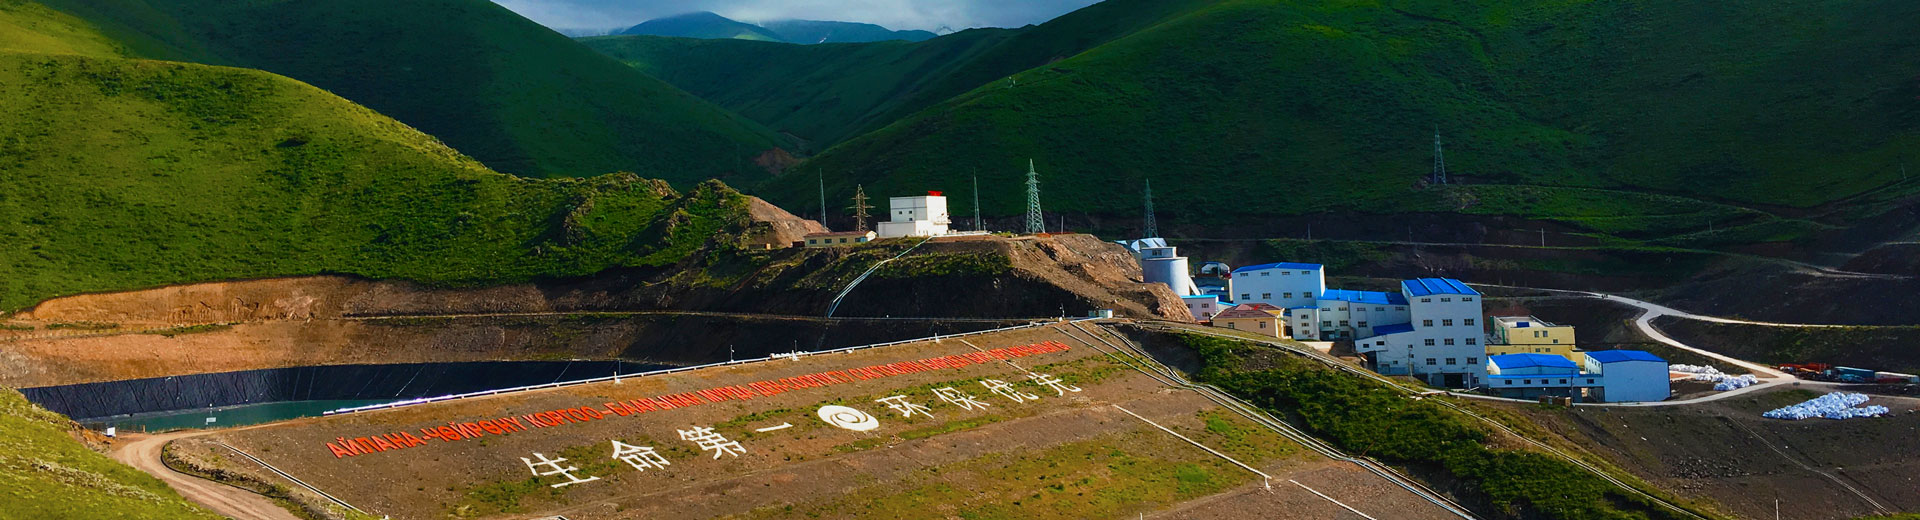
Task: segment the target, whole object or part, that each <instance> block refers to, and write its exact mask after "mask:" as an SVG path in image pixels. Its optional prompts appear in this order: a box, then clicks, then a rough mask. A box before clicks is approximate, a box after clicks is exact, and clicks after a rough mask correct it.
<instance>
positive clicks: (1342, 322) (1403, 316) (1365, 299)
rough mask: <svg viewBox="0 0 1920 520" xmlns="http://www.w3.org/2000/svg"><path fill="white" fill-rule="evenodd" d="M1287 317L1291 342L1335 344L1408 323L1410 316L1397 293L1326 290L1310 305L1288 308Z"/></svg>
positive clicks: (1375, 334)
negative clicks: (1290, 331)
mask: <svg viewBox="0 0 1920 520" xmlns="http://www.w3.org/2000/svg"><path fill="white" fill-rule="evenodd" d="M1287 318H1288V321H1287V325H1288V326H1289V328H1291V329H1293V337H1294V339H1301V340H1308V341H1334V340H1343V339H1352V340H1358V339H1364V338H1371V337H1374V336H1377V335H1379V334H1380V332H1379V331H1378V328H1380V327H1390V326H1393V325H1397V324H1405V323H1408V320H1409V319H1410V318H1411V316H1410V315H1409V314H1408V311H1407V298H1406V296H1404V295H1401V294H1400V293H1390V292H1379V291H1349V290H1346V289H1328V290H1326V291H1324V292H1322V293H1320V296H1319V297H1317V298H1315V299H1314V303H1313V305H1303V306H1298V307H1293V308H1289V309H1287Z"/></svg>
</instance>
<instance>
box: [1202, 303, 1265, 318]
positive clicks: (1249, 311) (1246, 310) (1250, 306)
mask: <svg viewBox="0 0 1920 520" xmlns="http://www.w3.org/2000/svg"><path fill="white" fill-rule="evenodd" d="M1258 305H1267V304H1264V303H1245V304H1240V305H1235V306H1233V308H1231V309H1227V310H1224V311H1220V313H1219V314H1215V315H1213V319H1216V320H1220V319H1228V320H1231V319H1235V318H1278V316H1274V315H1273V313H1271V312H1267V311H1266V309H1261V308H1259V307H1257V306H1258ZM1267 306H1268V307H1273V306H1272V305H1267ZM1274 308H1278V307H1274Z"/></svg>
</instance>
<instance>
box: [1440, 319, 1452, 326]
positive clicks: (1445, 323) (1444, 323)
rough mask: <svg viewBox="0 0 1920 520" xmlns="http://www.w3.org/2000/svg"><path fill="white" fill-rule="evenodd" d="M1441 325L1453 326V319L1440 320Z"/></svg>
mask: <svg viewBox="0 0 1920 520" xmlns="http://www.w3.org/2000/svg"><path fill="white" fill-rule="evenodd" d="M1440 326H1442V327H1452V326H1453V320H1440Z"/></svg>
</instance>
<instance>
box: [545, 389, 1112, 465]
mask: <svg viewBox="0 0 1920 520" xmlns="http://www.w3.org/2000/svg"><path fill="white" fill-rule="evenodd" d="M1027 379H1028V380H1029V381H1031V382H1033V384H1034V385H1035V386H1038V387H1042V388H1046V389H1051V390H1053V391H1054V392H1055V394H1056V396H1065V395H1067V393H1069V392H1079V391H1080V388H1079V387H1076V386H1072V385H1068V384H1066V382H1064V381H1061V380H1060V378H1057V377H1054V376H1053V375H1051V374H1028V376H1027ZM980 386H983V387H985V388H986V389H987V390H988V391H990V392H992V393H993V394H994V395H999V396H1001V397H1004V398H1006V399H1007V400H1009V401H1013V402H1014V403H1024V402H1027V401H1035V400H1039V399H1040V397H1041V396H1040V395H1038V394H1031V393H1026V392H1022V391H1020V390H1019V389H1018V388H1015V387H1014V386H1013V384H1012V383H1008V382H1006V381H1001V380H998V379H985V380H982V381H980ZM933 394H934V396H935V397H938V398H939V399H940V400H941V401H944V402H946V403H947V404H951V405H953V406H957V407H960V409H962V410H981V409H986V408H988V407H989V406H992V405H990V404H988V403H987V402H986V401H982V400H980V399H977V398H974V397H973V396H972V395H968V394H967V393H966V391H964V390H960V389H957V388H954V387H951V386H948V387H941V388H935V389H933ZM911 399H912V398H911V397H909V396H906V395H895V396H889V397H886V398H882V399H876V400H874V402H876V403H880V404H883V405H886V406H887V408H889V409H892V410H893V411H894V412H897V413H899V414H900V417H902V418H907V417H913V416H915V415H925V416H927V417H933V409H932V408H931V407H929V406H927V405H924V404H919V403H915V402H912V401H911ZM819 416H820V420H821V421H822V422H825V423H827V424H830V425H833V426H834V427H838V428H842V429H847V430H853V431H861V432H864V431H871V430H874V429H877V428H879V427H880V420H879V419H878V418H875V417H874V416H872V415H870V414H868V413H867V412H864V411H861V410H859V409H857V408H853V407H850V406H841V405H826V406H822V407H820V410H819ZM789 426H791V425H790V424H784V423H783V424H782V425H780V426H775V427H772V428H762V429H760V430H755V431H769V430H778V429H782V428H786V427H789ZM678 431H679V432H680V440H683V441H687V442H691V443H694V445H695V446H697V447H699V448H700V450H701V451H708V452H713V458H715V459H719V458H721V457H726V456H733V457H739V456H741V455H744V454H746V453H747V449H746V448H745V447H743V446H741V445H740V442H739V441H734V440H729V439H727V437H726V436H725V435H724V434H722V433H720V432H717V431H714V429H713V428H712V427H707V426H695V427H693V428H691V429H686V430H678ZM612 442H613V455H611V456H610V458H612V459H614V460H618V461H621V462H625V463H627V465H629V466H633V469H634V470H636V471H641V472H645V471H647V470H649V469H666V467H667V466H671V465H673V463H672V462H671V461H668V460H667V458H666V457H665V456H662V455H660V453H659V452H658V451H655V450H654V448H653V447H652V446H634V445H631V444H627V443H624V442H620V441H618V440H615V441H612ZM533 457H534V458H533V459H529V458H526V457H521V458H520V461H521V462H522V463H525V464H526V465H527V470H529V471H532V472H533V475H534V476H536V477H550V476H555V475H558V476H560V477H563V478H565V479H566V480H565V481H562V482H557V483H554V484H550V485H549V486H548V487H554V488H559V487H566V486H571V485H574V484H585V483H588V482H593V481H595V480H600V477H598V476H588V477H586V478H580V476H579V475H575V474H574V472H576V471H580V468H579V467H578V466H561V465H560V464H561V463H563V462H566V461H567V459H566V458H549V457H547V456H546V455H545V454H542V453H540V452H534V454H533ZM534 459H539V460H534Z"/></svg>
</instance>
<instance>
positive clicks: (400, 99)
mask: <svg viewBox="0 0 1920 520" xmlns="http://www.w3.org/2000/svg"><path fill="white" fill-rule="evenodd" d="M46 3H47V4H48V5H50V6H52V7H54V8H56V9H59V10H61V11H64V12H66V13H68V14H72V15H74V16H77V17H79V18H82V19H85V20H87V21H89V22H91V23H93V24H95V25H96V26H98V28H99V30H100V31H101V32H102V33H104V34H106V35H107V36H109V37H111V38H112V39H113V40H114V41H116V42H118V43H120V44H121V45H122V46H123V47H125V48H126V49H128V50H129V51H130V52H131V53H132V54H134V55H136V56H138V57H144V58H154V59H168V60H179V61H191V62H198V63H208V64H216V65H232V66H240V67H247V68H255V69H262V70H266V71H269V72H274V73H278V74H282V75H285V76H289V77H292V78H294V79H298V80H301V81H304V82H306V83H310V84H313V85H314V86H317V87H320V88H323V89H326V90H328V91H331V92H333V93H335V94H339V95H341V96H343V97H346V98H347V99H351V100H353V101H355V102H357V103H360V104H362V105H365V106H367V107H369V108H372V109H374V110H378V111H380V112H381V113H383V114H386V115H388V116H391V117H393V118H395V119H399V120H400V121H402V122H405V123H407V124H408V125H411V126H413V127H415V128H419V129H420V130H422V131H425V132H427V133H429V134H432V135H434V136H437V137H439V138H441V139H443V140H445V141H446V142H447V143H448V144H449V145H451V146H453V147H454V148H457V149H459V150H460V151H462V152H464V153H466V154H468V155H470V156H472V157H474V158H476V159H479V160H480V161H481V162H482V163H485V164H487V165H488V166H489V167H492V168H493V169H496V170H499V171H504V172H508V173H515V174H522V175H529V176H585V175H598V174H603V173H608V172H613V171H634V172H640V173H642V174H644V175H647V176H650V177H658V178H664V179H667V180H669V181H672V182H674V183H676V184H678V185H681V186H690V185H692V184H693V183H695V182H698V181H700V180H703V179H707V178H722V179H726V180H729V181H733V182H736V183H740V182H752V181H757V180H759V179H762V178H765V177H767V176H768V174H767V173H766V172H765V171H764V170H763V169H762V168H760V167H757V166H755V165H754V164H753V162H752V158H753V157H754V156H755V155H757V154H759V153H761V152H764V151H767V150H770V149H772V148H775V147H776V146H778V145H780V144H781V143H782V142H783V140H782V139H781V138H779V137H777V136H775V135H773V134H772V133H771V132H768V131H767V130H765V129H764V128H763V127H760V126H759V125H757V124H754V123H753V122H751V121H748V120H745V119H744V118H740V117H739V116H736V115H733V114H731V113H729V112H727V111H726V110H724V109H720V108H718V107H715V106H713V105H712V104H710V103H707V102H705V101H703V100H700V99H698V98H696V97H693V96H691V95H689V94H687V93H685V92H683V91H681V90H679V89H676V88H674V87H672V86H671V85H668V84H666V83H664V82H661V81H658V80H655V79H653V78H650V77H647V76H646V75H645V74H640V73H638V72H636V71H634V70H632V69H631V68H629V67H623V66H621V65H620V63H618V62H616V61H614V60H610V59H607V58H606V57H604V56H601V55H598V54H596V53H594V52H593V51H591V50H588V49H585V48H582V47H581V46H579V45H577V44H575V43H574V42H573V41H572V40H570V39H568V38H566V37H564V36H561V35H560V34H558V33H554V32H552V31H550V30H547V29H546V28H544V27H541V26H539V25H537V24H535V23H533V22H532V21H529V20H526V19H524V18H521V17H519V16H518V15H515V14H513V13H512V12H511V11H508V10H507V9H505V8H502V7H500V6H498V5H495V4H493V3H492V2H488V1H485V0H423V1H415V2H401V3H394V2H379V1H374V0H339V1H329V2H294V1H283V0H253V1H244V2H234V1H226V0H170V1H165V2H158V1H155V2H149V1H147V0H47V2H46Z"/></svg>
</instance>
